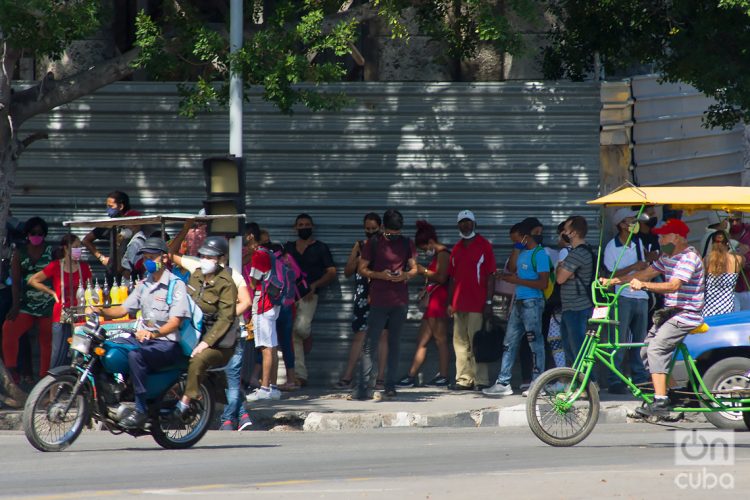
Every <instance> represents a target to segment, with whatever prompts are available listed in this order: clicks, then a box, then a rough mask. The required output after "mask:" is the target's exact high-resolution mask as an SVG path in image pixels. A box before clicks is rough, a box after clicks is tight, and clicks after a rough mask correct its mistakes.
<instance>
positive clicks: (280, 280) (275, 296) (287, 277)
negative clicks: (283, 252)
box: [256, 247, 297, 306]
mask: <svg viewBox="0 0 750 500" xmlns="http://www.w3.org/2000/svg"><path fill="white" fill-rule="evenodd" d="M256 252H264V253H266V254H267V255H268V256H269V258H270V259H271V269H270V270H269V271H268V276H266V278H265V279H264V280H263V281H262V282H261V288H260V289H261V293H262V294H263V295H265V296H266V297H267V298H268V301H269V302H270V303H271V305H273V306H280V305H282V304H284V303H286V302H287V301H288V300H290V299H291V301H292V302H294V299H295V297H296V294H297V292H296V286H295V285H294V282H295V274H294V269H292V268H291V266H288V265H287V264H286V262H285V260H284V259H283V258H281V257H280V256H278V255H277V254H276V253H274V252H272V251H271V250H269V249H267V248H264V247H260V248H258V249H257V250H256Z"/></svg>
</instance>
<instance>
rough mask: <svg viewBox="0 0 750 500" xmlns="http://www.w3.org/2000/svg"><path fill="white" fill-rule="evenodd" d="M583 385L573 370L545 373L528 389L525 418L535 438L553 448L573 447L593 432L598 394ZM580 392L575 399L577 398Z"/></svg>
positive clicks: (597, 416) (588, 385)
mask: <svg viewBox="0 0 750 500" xmlns="http://www.w3.org/2000/svg"><path fill="white" fill-rule="evenodd" d="M582 384H583V374H582V373H578V374H577V376H576V372H575V370H573V369H572V368H553V369H552V370H548V371H546V372H544V373H542V374H541V375H540V376H539V377H538V378H537V379H536V380H535V381H534V383H533V384H532V386H531V389H529V396H528V399H527V401H526V417H527V419H528V422H529V427H530V428H531V431H532V432H533V433H534V435H535V436H536V437H538V438H539V439H541V440H542V441H543V442H545V443H547V444H548V445H551V446H573V445H576V444H578V443H580V442H581V441H583V440H584V439H586V437H587V436H588V435H589V434H590V433H591V431H592V430H594V426H596V421H597V419H598V418H599V392H598V390H597V388H596V385H595V384H593V383H588V384H586V386H585V387H583V388H582V389H581V386H582ZM578 392H580V394H579V395H578V397H577V398H576V397H575V396H576V394H577V393H578Z"/></svg>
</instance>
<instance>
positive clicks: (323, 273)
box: [284, 214, 336, 385]
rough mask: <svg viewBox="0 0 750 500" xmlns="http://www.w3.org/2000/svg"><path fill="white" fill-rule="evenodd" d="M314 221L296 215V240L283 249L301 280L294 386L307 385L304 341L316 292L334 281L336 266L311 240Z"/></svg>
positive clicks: (328, 252)
mask: <svg viewBox="0 0 750 500" xmlns="http://www.w3.org/2000/svg"><path fill="white" fill-rule="evenodd" d="M313 228H314V224H313V220H312V217H311V216H309V215H308V214H299V215H298V216H297V219H296V220H295V222H294V229H295V230H296V231H297V236H298V239H297V240H296V241H287V242H286V245H284V249H285V250H286V252H287V253H289V254H291V255H292V257H294V260H295V261H297V264H299V267H300V269H302V272H303V275H302V278H301V279H300V280H299V281H298V282H297V290H298V292H299V296H300V297H301V298H300V299H299V300H298V301H297V304H296V313H295V317H294V327H293V335H292V337H293V340H294V367H295V370H296V375H297V381H296V382H297V383H298V384H300V385H306V384H307V366H306V365H305V349H304V345H303V343H304V341H305V340H306V339H308V338H309V337H310V334H311V332H312V320H313V317H314V316H315V311H316V309H317V308H318V290H320V289H321V288H323V287H324V286H326V285H328V284H329V283H330V282H331V281H333V280H334V279H335V278H336V266H335V265H334V263H333V257H332V256H331V250H330V249H329V248H328V245H326V244H325V243H323V242H322V241H318V240H316V239H315V238H313Z"/></svg>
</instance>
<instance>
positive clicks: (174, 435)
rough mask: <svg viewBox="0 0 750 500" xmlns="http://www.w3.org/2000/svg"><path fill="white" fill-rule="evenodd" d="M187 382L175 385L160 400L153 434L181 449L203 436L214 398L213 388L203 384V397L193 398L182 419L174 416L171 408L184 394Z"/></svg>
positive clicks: (166, 445) (159, 441)
mask: <svg viewBox="0 0 750 500" xmlns="http://www.w3.org/2000/svg"><path fill="white" fill-rule="evenodd" d="M184 390H185V383H184V382H179V383H177V384H175V385H173V386H172V387H171V388H170V389H169V390H168V391H167V392H166V393H165V394H164V396H163V397H162V399H161V401H159V402H158V415H157V417H156V418H155V419H154V420H153V421H152V426H151V435H152V436H153V438H154V441H156V442H157V444H158V445H159V446H161V447H162V448H167V449H171V450H181V449H184V448H190V447H191V446H193V445H194V444H195V443H197V442H198V441H200V440H201V438H202V437H203V436H204V435H205V434H206V432H207V431H208V428H209V426H210V424H211V416H212V415H213V410H214V400H213V397H212V396H211V392H210V391H209V390H208V388H207V387H206V386H205V384H201V387H200V397H199V398H198V399H194V400H192V401H191V402H190V410H188V413H187V415H185V418H183V419H176V418H174V417H172V410H173V409H174V407H175V405H176V404H177V401H179V399H180V398H181V397H182V394H183V392H184Z"/></svg>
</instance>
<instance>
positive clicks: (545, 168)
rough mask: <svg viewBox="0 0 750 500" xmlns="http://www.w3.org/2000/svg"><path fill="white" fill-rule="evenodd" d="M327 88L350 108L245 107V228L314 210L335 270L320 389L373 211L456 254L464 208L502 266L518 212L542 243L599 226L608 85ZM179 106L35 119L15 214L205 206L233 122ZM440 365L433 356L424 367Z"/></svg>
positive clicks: (146, 104) (166, 92) (342, 337)
mask: <svg viewBox="0 0 750 500" xmlns="http://www.w3.org/2000/svg"><path fill="white" fill-rule="evenodd" d="M332 90H343V91H345V92H347V93H348V94H349V95H350V96H351V97H352V98H353V100H354V104H353V106H352V107H350V108H348V109H346V110H343V111H341V112H335V113H311V112H309V111H306V110H304V109H299V110H296V112H295V113H294V114H293V115H291V116H285V115H281V114H279V113H278V112H277V111H276V110H275V108H274V107H273V106H271V105H269V104H267V103H264V102H262V101H261V100H260V95H259V94H251V95H250V96H249V103H248V104H247V105H246V109H245V127H246V129H245V157H246V165H247V193H248V196H247V207H248V208H247V213H248V217H249V219H250V220H255V221H257V222H258V223H259V224H260V225H261V226H262V227H265V228H268V230H269V231H270V233H271V237H272V239H274V240H281V241H286V240H289V239H293V238H294V234H293V231H292V228H291V226H292V224H293V221H294V217H295V216H296V215H297V214H298V213H300V212H308V213H310V214H311V215H312V216H313V217H314V219H315V223H316V234H317V237H318V239H320V240H322V241H324V242H326V243H328V244H329V245H330V247H331V249H332V251H333V254H334V259H335V261H336V264H337V266H338V268H339V280H338V281H337V282H336V283H335V284H334V285H333V286H331V287H329V289H328V290H327V291H326V293H325V294H324V296H323V299H324V300H323V302H322V304H321V307H320V309H319V313H318V315H317V317H316V321H315V324H314V336H315V347H314V349H313V352H312V354H311V356H310V360H309V363H308V364H309V367H310V368H311V370H310V371H311V378H312V379H313V381H318V382H322V381H324V380H325V381H328V380H333V379H335V378H336V377H337V375H338V373H339V371H340V369H341V367H342V366H343V363H344V360H345V358H346V352H347V349H348V342H347V339H348V338H349V337H350V326H349V323H350V315H351V306H350V303H351V298H352V288H351V282H350V281H349V280H346V279H345V278H344V277H343V265H344V263H345V262H346V257H347V256H348V254H349V251H350V249H351V246H352V244H353V243H354V241H355V240H356V239H359V238H361V237H362V236H363V234H362V227H361V223H362V217H363V215H364V214H365V213H366V212H368V211H371V210H374V211H377V212H381V213H382V212H383V211H384V210H385V209H386V208H387V207H395V208H399V209H400V210H401V211H402V213H403V214H404V216H405V219H406V224H407V232H408V233H412V232H413V229H414V223H415V221H416V220H417V219H419V218H426V219H428V220H429V221H430V222H432V223H433V224H435V225H436V226H437V227H438V231H439V235H440V236H441V238H442V240H443V241H445V242H448V243H453V242H455V241H456V239H457V230H456V226H455V216H456V213H457V212H458V211H459V210H460V209H464V208H470V209H472V210H474V211H475V212H476V214H477V217H478V224H479V231H480V232H481V233H483V234H484V235H486V236H488V237H489V238H490V239H491V240H492V241H493V242H494V243H495V245H496V255H497V257H498V259H499V260H500V259H504V258H505V256H506V255H507V254H508V253H509V252H508V242H507V232H508V229H509V227H510V226H511V225H512V224H514V223H516V222H518V221H520V220H521V219H522V218H524V217H527V216H536V217H538V218H540V219H541V220H542V221H543V222H545V223H546V224H548V229H549V230H548V231H547V237H548V239H551V235H552V232H553V231H554V227H555V226H556V225H557V224H558V223H559V222H560V221H562V220H563V219H564V218H565V217H567V216H568V215H569V214H571V213H580V214H583V215H586V216H589V217H590V219H591V220H592V221H593V219H594V214H595V211H594V210H592V209H590V208H587V207H586V206H585V205H584V202H585V201H586V200H588V199H591V198H592V197H594V196H596V194H597V191H598V174H599V110H600V101H599V89H598V87H596V86H594V85H591V84H570V83H567V84H566V83H548V82H526V83H519V82H509V83H481V84H476V83H473V84H468V83H467V84H464V83H425V84H421V83H403V84H402V83H359V84H342V85H339V86H335V87H334V88H333V89H332ZM177 104H178V96H177V95H176V92H175V87H174V86H173V85H158V84H148V83H120V84H115V85H111V86H109V87H107V88H105V89H102V90H101V91H99V92H97V93H96V94H94V95H92V96H89V97H86V98H83V99H80V100H78V101H75V102H74V103H71V104H69V105H66V106H63V107H61V108H59V109H58V110H56V111H55V112H54V113H52V114H50V115H49V116H46V117H39V118H36V119H35V120H34V121H33V122H32V123H30V124H29V126H28V127H27V129H29V130H28V131H31V130H32V129H46V130H48V131H49V135H50V138H49V140H48V141H41V142H38V143H36V144H35V145H34V147H33V148H32V149H31V150H29V151H27V152H26V153H25V154H24V156H23V157H22V159H21V162H20V168H19V172H18V182H17V189H16V193H15V197H14V199H13V203H12V207H13V211H14V213H15V214H16V215H18V216H19V217H20V218H24V217H28V216H31V215H41V216H42V217H44V218H46V219H47V220H48V221H50V223H51V224H52V225H53V226H57V227H59V223H60V221H62V220H64V219H68V218H83V217H90V216H101V215H102V214H103V212H104V196H105V194H106V193H107V192H108V191H110V190H112V189H121V190H124V191H126V192H128V193H129V194H130V195H131V198H132V201H133V205H134V207H135V208H139V209H142V210H143V211H144V212H145V213H155V212H172V211H178V212H195V211H197V210H198V209H199V208H200V206H201V204H200V201H201V200H202V199H203V198H204V186H203V177H202V176H203V174H202V170H201V167H200V162H201V160H202V159H203V158H204V157H207V156H213V155H220V154H224V153H225V152H226V151H227V150H228V136H227V134H228V132H227V130H228V125H227V122H228V119H227V117H226V113H224V112H217V113H215V114H205V115H200V116H199V117H197V118H196V119H194V120H189V119H184V118H180V117H178V116H177V115H176V109H177ZM592 239H593V237H592ZM411 289H412V292H416V289H417V286H412V287H411ZM416 327H417V322H416V321H412V322H410V324H409V325H408V328H407V330H406V332H405V335H404V339H405V341H404V346H403V348H402V353H403V355H402V358H403V359H402V365H401V366H402V368H403V369H404V370H405V369H406V367H407V364H406V363H407V362H408V360H410V358H411V356H412V354H413V347H414V340H415V337H416ZM433 358H434V356H431V358H430V359H433ZM434 366H435V363H434V360H433V361H430V363H429V364H428V367H427V368H426V370H432V369H434ZM431 375H432V373H429V374H426V376H428V377H430V376H431Z"/></svg>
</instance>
